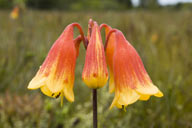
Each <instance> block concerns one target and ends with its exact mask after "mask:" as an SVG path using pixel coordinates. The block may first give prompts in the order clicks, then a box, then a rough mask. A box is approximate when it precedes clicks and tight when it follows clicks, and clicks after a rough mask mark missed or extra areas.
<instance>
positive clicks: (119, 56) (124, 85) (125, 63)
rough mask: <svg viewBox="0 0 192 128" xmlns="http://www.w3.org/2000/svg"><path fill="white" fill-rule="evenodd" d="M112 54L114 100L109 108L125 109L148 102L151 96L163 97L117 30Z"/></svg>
mask: <svg viewBox="0 0 192 128" xmlns="http://www.w3.org/2000/svg"><path fill="white" fill-rule="evenodd" d="M108 43H110V42H108ZM113 54H114V55H113V73H114V81H115V98H114V100H113V102H112V105H111V107H110V108H112V107H113V106H116V107H118V108H122V106H124V107H126V106H127V105H129V104H132V103H134V102H136V101H137V100H148V99H149V98H150V96H152V95H154V96H156V97H162V96H163V94H162V92H161V91H160V90H159V89H158V88H157V87H156V86H155V85H154V84H153V83H152V81H151V79H150V77H149V75H148V74H147V72H146V70H145V68H144V65H143V63H142V60H141V58H140V57H139V55H138V53H137V51H136V50H135V49H134V47H133V46H132V45H131V44H130V43H129V42H128V41H127V40H126V39H125V37H124V35H123V34H122V32H120V31H119V30H117V31H116V32H115V48H114V53H113Z"/></svg>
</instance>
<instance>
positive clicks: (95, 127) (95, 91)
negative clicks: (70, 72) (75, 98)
mask: <svg viewBox="0 0 192 128" xmlns="http://www.w3.org/2000/svg"><path fill="white" fill-rule="evenodd" d="M93 128H97V89H93Z"/></svg>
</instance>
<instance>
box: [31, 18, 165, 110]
mask: <svg viewBox="0 0 192 128" xmlns="http://www.w3.org/2000/svg"><path fill="white" fill-rule="evenodd" d="M74 27H77V28H78V29H79V31H80V35H79V36H78V37H77V38H75V39H74V37H73V36H74V35H73V31H74ZM102 28H105V35H106V41H105V46H103V43H102V38H101V33H100V31H101V29H102ZM81 41H83V44H84V46H85V48H86V56H85V64H84V68H83V73H82V80H83V81H84V83H85V84H86V85H87V86H88V87H89V88H93V89H98V88H101V87H103V86H105V85H106V84H107V81H108V76H110V79H109V92H110V93H113V92H115V98H114V100H113V102H112V104H111V107H110V108H112V107H113V106H116V107H118V108H122V107H123V106H124V107H126V106H127V105H129V104H132V103H134V102H136V101H137V100H148V99H149V98H150V96H152V95H154V96H156V97H162V96H163V94H162V92H161V91H160V90H159V89H158V88H157V87H156V86H155V85H154V84H153V83H152V81H151V79H150V77H149V75H148V74H147V72H146V70H145V68H144V65H143V63H142V60H141V58H140V57H139V55H138V53H137V51H136V50H135V49H134V47H133V46H132V45H131V44H130V43H129V42H128V41H127V40H126V38H125V37H124V35H123V33H122V32H121V31H120V30H118V29H112V28H111V27H110V26H108V25H106V24H102V25H100V26H99V25H98V24H97V22H95V21H93V20H90V21H89V25H88V35H87V37H85V36H84V34H83V31H82V28H81V26H80V25H79V24H78V23H72V24H70V25H68V26H67V27H66V28H65V30H64V31H63V33H62V34H61V35H60V37H59V38H58V39H57V40H56V41H55V43H54V44H53V46H52V48H51V49H50V51H49V53H48V55H47V57H46V59H45V61H44V62H43V64H42V66H40V69H39V71H38V72H37V74H36V75H35V77H34V78H33V79H32V80H31V82H30V83H29V85H28V89H38V88H40V89H41V91H42V92H43V93H44V94H45V95H47V96H50V97H54V98H58V97H59V96H61V103H62V102H63V97H65V98H66V99H67V100H68V101H70V102H73V101H74V93H73V86H74V79H75V63H76V59H77V57H78V54H79V46H80V43H81ZM107 66H108V69H109V74H108V69H107Z"/></svg>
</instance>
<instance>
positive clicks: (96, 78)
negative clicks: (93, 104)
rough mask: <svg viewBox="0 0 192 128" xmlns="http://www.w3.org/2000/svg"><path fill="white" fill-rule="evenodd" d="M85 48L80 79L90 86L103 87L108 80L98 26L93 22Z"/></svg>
mask: <svg viewBox="0 0 192 128" xmlns="http://www.w3.org/2000/svg"><path fill="white" fill-rule="evenodd" d="M90 33H91V34H90V35H89V38H88V39H89V44H88V46H87V50H86V57H85V64H84V68H83V73H82V79H83V81H84V82H85V84H86V85H87V86H88V87H90V88H94V89H96V88H100V87H103V86H104V85H105V84H106V83H107V80H108V71H107V64H106V62H105V53H104V47H103V43H102V39H101V33H100V29H99V26H98V24H97V23H96V22H93V25H92V30H91V31H90Z"/></svg>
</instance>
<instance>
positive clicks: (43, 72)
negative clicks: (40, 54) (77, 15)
mask: <svg viewBox="0 0 192 128" xmlns="http://www.w3.org/2000/svg"><path fill="white" fill-rule="evenodd" d="M80 41H81V39H80V37H78V38H76V39H75V40H74V39H73V24H70V25H68V26H67V27H66V29H65V30H64V31H63V33H62V34H61V35H60V37H59V38H58V39H57V40H56V41H55V43H54V44H53V46H52V48H51V49H50V51H49V53H48V56H47V57H46V59H45V61H44V62H43V64H42V66H40V69H39V71H38V72H37V74H36V75H35V77H34V78H33V79H32V80H31V82H30V83H29V85H28V89H37V88H40V89H41V91H42V92H43V93H44V94H45V95H47V96H50V97H54V98H57V97H59V96H61V100H62V99H63V96H65V97H66V99H67V100H68V101H70V102H73V101H74V93H73V84H74V77H75V76H74V70H75V63H76V59H77V56H78V48H79V43H80ZM61 103H62V101H61Z"/></svg>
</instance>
